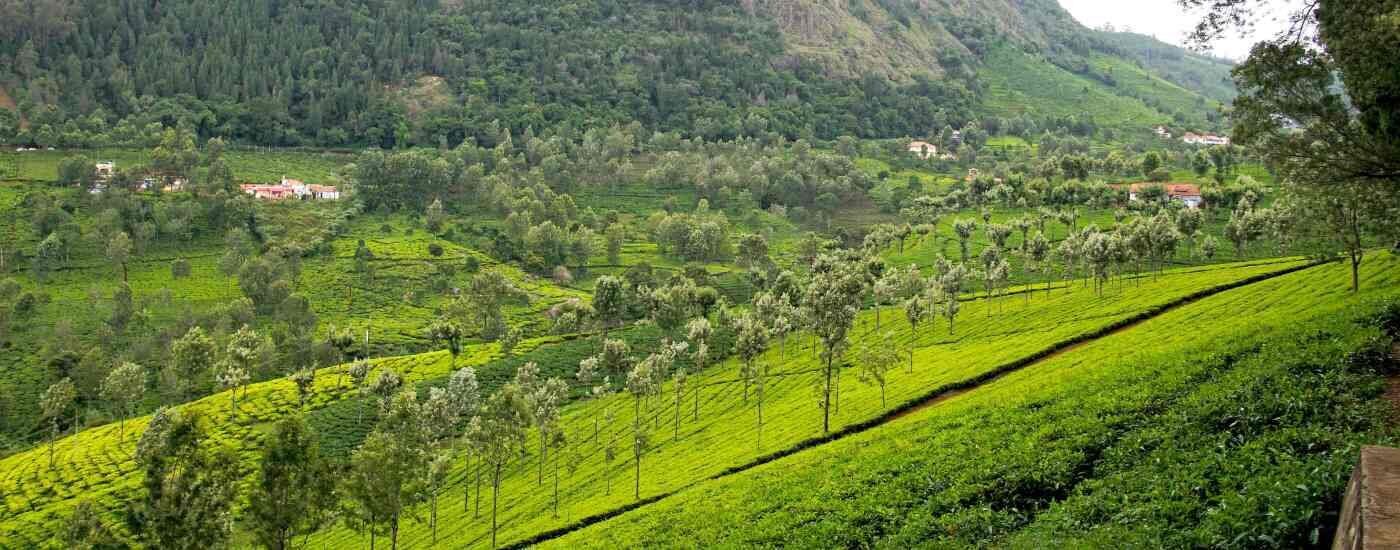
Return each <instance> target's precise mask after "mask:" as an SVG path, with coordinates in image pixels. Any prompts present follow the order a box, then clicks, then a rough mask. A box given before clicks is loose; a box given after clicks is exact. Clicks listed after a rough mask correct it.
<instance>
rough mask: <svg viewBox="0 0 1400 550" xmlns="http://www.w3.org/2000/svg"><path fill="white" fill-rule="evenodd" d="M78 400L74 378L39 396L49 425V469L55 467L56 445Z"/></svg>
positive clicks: (67, 379)
mask: <svg viewBox="0 0 1400 550" xmlns="http://www.w3.org/2000/svg"><path fill="white" fill-rule="evenodd" d="M77 399H78V388H77V387H76V386H74V385H73V379H72V378H66V377H65V378H64V379H62V380H59V381H58V382H54V383H53V384H52V385H50V386H49V387H48V389H45V390H44V393H43V394H42V395H40V396H39V409H40V411H42V413H43V416H44V420H46V421H48V423H49V430H50V433H49V468H50V469H53V465H54V444H55V443H57V442H58V434H59V431H60V428H61V427H62V426H63V419H64V417H65V416H67V414H68V410H69V409H71V408H72V407H73V403H74V401H76V400H77Z"/></svg>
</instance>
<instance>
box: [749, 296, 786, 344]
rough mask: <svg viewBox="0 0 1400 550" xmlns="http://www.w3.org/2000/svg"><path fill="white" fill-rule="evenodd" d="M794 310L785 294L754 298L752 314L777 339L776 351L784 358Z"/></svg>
mask: <svg viewBox="0 0 1400 550" xmlns="http://www.w3.org/2000/svg"><path fill="white" fill-rule="evenodd" d="M794 309H795V308H794V306H793V305H792V303H791V300H790V299H789V295H788V294H785V293H784V294H776V293H773V292H763V293H760V294H759V295H758V296H755V297H754V308H753V310H754V314H755V315H757V318H758V320H759V321H760V322H762V323H763V325H764V326H766V327H768V331H769V333H770V334H771V335H775V336H777V337H778V339H779V343H778V351H779V354H780V357H784V358H786V355H787V349H786V348H787V335H788V333H790V332H792V330H793V329H794V322H793V321H794V318H795V317H796V314H795V312H794V311H793V310H794Z"/></svg>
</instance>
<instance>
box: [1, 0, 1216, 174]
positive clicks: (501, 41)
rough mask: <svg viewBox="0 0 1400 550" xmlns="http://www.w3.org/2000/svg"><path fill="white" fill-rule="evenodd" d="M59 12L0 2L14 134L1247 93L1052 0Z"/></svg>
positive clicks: (572, 1) (723, 134) (226, 131)
mask: <svg viewBox="0 0 1400 550" xmlns="http://www.w3.org/2000/svg"><path fill="white" fill-rule="evenodd" d="M44 5H45V8H46V9H42V10H40V9H37V8H36V7H35V6H34V5H32V4H31V3H27V2H18V1H14V0H7V1H5V2H0V13H4V14H7V15H10V16H11V17H0V59H6V60H13V61H14V62H13V63H4V64H0V86H3V87H4V88H5V89H7V90H8V91H9V92H10V95H11V96H13V97H14V99H15V102H16V103H17V105H18V108H19V109H20V110H21V111H22V114H23V115H24V120H26V121H27V122H28V123H29V126H28V128H27V129H23V130H21V129H20V128H19V127H18V121H17V120H16V122H15V123H12V124H3V125H0V142H9V141H15V142H21V143H32V144H38V145H41V146H49V145H54V146H60V147H64V146H66V147H74V146H102V145H115V144H130V143H131V142H133V141H135V140H137V139H139V137H140V135H141V133H142V131H143V129H145V128H147V126H148V125H150V124H152V123H160V124H165V125H180V126H184V127H186V128H189V129H192V130H195V131H197V132H198V133H199V135H200V136H201V137H211V136H221V137H225V138H228V139H232V140H236V141H239V142H244V143H252V144H260V145H320V146H347V145H366V144H373V145H381V146H386V147H389V146H396V145H398V146H402V145H410V144H411V145H426V146H438V145H440V144H444V143H445V144H448V145H455V144H456V143H458V142H461V141H462V140H464V139H467V138H471V139H474V140H476V141H477V142H478V143H481V144H483V145H486V146H494V145H495V143H496V141H497V140H498V139H500V135H501V134H500V131H501V129H502V128H510V129H512V130H514V131H515V132H523V131H524V130H525V129H526V128H533V129H535V130H536V131H541V130H547V129H565V128H566V129H568V130H567V131H570V132H573V131H579V130H581V129H585V128H587V127H589V126H592V125H600V124H602V125H607V124H627V123H630V122H634V121H635V122H638V123H641V124H642V125H643V126H644V127H646V128H649V129H654V130H659V131H678V132H681V133H683V134H685V135H690V136H703V137H706V138H707V139H723V138H733V137H736V136H759V135H763V134H764V133H766V132H776V133H777V134H780V135H783V136H786V137H788V138H797V137H817V138H822V139H831V138H835V137H836V136H839V135H856V136H859V137H869V138H876V137H899V136H905V135H926V134H929V133H931V132H934V131H937V130H939V129H941V128H943V127H944V126H947V125H953V126H957V127H960V126H962V125H964V124H966V123H967V122H969V121H973V120H977V119H979V118H981V117H985V116H1011V115H1026V116H1029V117H1031V118H1032V119H1040V120H1044V119H1047V118H1051V117H1063V116H1065V113H1066V112H1071V111H1074V109H1075V108H1076V107H1079V106H1082V105H1083V104H1084V101H1085V100H1086V99H1087V100H1091V101H1094V102H1095V103H1096V104H1098V105H1099V107H1098V109H1097V110H1096V111H1095V112H1092V113H1087V114H1086V116H1090V117H1092V118H1093V119H1094V120H1095V122H1096V123H1097V124H1099V125H1102V126H1108V127H1131V128H1138V129H1141V128H1142V127H1143V125H1145V124H1150V123H1156V122H1175V123H1177V124H1180V125H1186V126H1192V127H1213V126H1217V125H1218V123H1219V117H1218V115H1217V114H1216V111H1217V107H1218V102H1219V101H1222V100H1225V99H1228V98H1229V97H1231V95H1232V91H1231V90H1230V89H1229V84H1228V82H1226V80H1227V78H1226V72H1227V71H1228V66H1227V65H1225V64H1222V63H1220V62H1218V61H1216V60H1211V59H1209V58H1203V57H1200V56H1195V55H1192V54H1189V53H1187V52H1185V51H1182V50H1180V49H1178V48H1174V47H1172V46H1168V45H1165V44H1162V43H1160V42H1156V41H1153V40H1152V39H1150V38H1147V37H1141V36H1138V35H1128V34H1109V33H1102V32H1099V31H1093V30H1090V29H1087V28H1084V27H1083V26H1081V25H1079V24H1078V23H1077V22H1075V21H1074V20H1073V19H1072V18H1071V17H1070V16H1069V15H1068V14H1067V13H1066V12H1065V11H1064V10H1063V9H1061V8H1060V6H1059V5H1058V4H1057V3H1055V2H1054V1H1053V0H1021V1H1013V0H987V1H975V2H974V1H968V0H958V1H951V0H950V1H938V2H934V1H928V0H919V1H913V0H849V1H839V2H826V1H815V0H744V1H741V2H738V3H737V4H735V3H732V2H727V1H718V0H705V1H694V2H683V3H682V2H669V1H642V0H569V1H563V2H549V3H534V2H514V1H509V0H479V1H474V2H469V3H464V2H448V1H442V2H438V1H430V0H420V1H412V2H410V1H406V0H395V1H389V2H369V1H367V0H348V1H345V2H333V3H327V2H310V1H296V2H286V3H270V2H266V1H263V0H237V1H233V2H222V3H218V4H214V5H210V4H207V3H203V2H195V1H192V0H175V1H172V2H162V3H160V4H159V5H158V6H157V5H155V4H151V3H149V2H143V1H138V0H121V1H118V2H106V1H100V0H49V1H47V2H45V3H44ZM1047 84H1048V85H1049V86H1047ZM1062 88H1064V89H1071V88H1072V89H1074V90H1075V92H1076V93H1066V94H1059V93H1057V94H1055V95H1053V96H1045V95H1044V94H1043V93H1042V92H1043V91H1044V90H1046V89H1050V90H1060V89H1062ZM1009 99H1017V100H1020V99H1025V100H1034V101H1033V102H1030V103H1027V104H1026V105H1024V106H1022V107H1019V108H1015V109H1012V108H1008V106H1007V101H1008V100H1009Z"/></svg>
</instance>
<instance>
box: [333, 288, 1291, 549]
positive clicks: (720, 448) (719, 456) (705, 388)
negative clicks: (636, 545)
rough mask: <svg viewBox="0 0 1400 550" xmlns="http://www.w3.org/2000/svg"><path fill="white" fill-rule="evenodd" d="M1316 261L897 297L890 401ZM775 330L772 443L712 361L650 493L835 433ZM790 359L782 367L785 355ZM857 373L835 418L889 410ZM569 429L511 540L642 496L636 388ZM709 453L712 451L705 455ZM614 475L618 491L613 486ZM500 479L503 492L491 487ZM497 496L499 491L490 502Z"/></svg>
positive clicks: (410, 539)
mask: <svg viewBox="0 0 1400 550" xmlns="http://www.w3.org/2000/svg"><path fill="white" fill-rule="evenodd" d="M1300 265H1303V264H1302V263H1301V262H1298V261H1287V262H1265V263H1260V264H1252V265H1239V266H1222V267H1213V268H1197V269H1194V270H1190V271H1187V272H1181V273H1170V274H1168V275H1164V276H1163V277H1161V278H1160V279H1158V280H1155V281H1154V280H1151V279H1150V278H1147V279H1144V280H1142V281H1141V286H1126V287H1122V288H1116V287H1115V290H1113V291H1112V292H1111V293H1110V294H1111V295H1110V296H1109V297H1105V298H1102V299H1100V298H1095V297H1093V296H1092V293H1090V292H1088V291H1087V290H1082V289H1081V290H1076V291H1073V292H1065V291H1064V290H1056V291H1055V292H1053V293H1052V294H1051V295H1050V296H1049V297H1048V298H1047V297H1045V296H1044V294H1043V293H1041V294H1038V295H1037V296H1036V297H1035V298H1034V299H1032V300H1031V301H1030V305H1028V306H1027V305H1024V304H1023V302H1022V300H1021V298H1019V297H1015V298H1003V299H1001V300H999V303H997V304H995V306H996V307H997V308H999V309H1002V310H1003V311H1002V312H1001V313H997V314H995V315H988V311H987V309H986V308H985V305H984V304H983V303H981V302H978V303H974V304H969V305H965V309H964V314H963V317H962V318H960V319H959V321H958V331H957V333H955V334H948V333H947V327H946V324H939V326H938V327H937V328H934V327H933V326H930V325H929V324H924V325H922V326H921V328H920V330H919V333H918V334H917V335H914V334H912V333H911V332H910V331H909V325H908V324H907V323H905V322H904V321H903V320H902V319H900V315H899V314H898V313H895V312H894V311H895V310H894V309H893V308H891V309H890V311H889V312H886V314H885V315H883V318H884V327H885V329H888V330H890V331H891V332H892V333H893V336H892V338H893V341H894V342H896V343H897V345H899V346H901V347H902V348H903V349H908V348H909V347H913V349H914V359H915V361H914V363H915V368H914V370H913V372H912V373H911V372H909V371H908V370H907V369H906V368H905V367H904V366H901V367H899V368H898V369H896V370H895V371H892V372H891V373H890V383H889V387H888V389H887V394H888V395H887V399H888V406H889V408H890V409H893V408H896V407H899V406H901V405H902V404H904V403H908V402H911V401H915V400H919V399H922V398H924V397H925V396H927V395H929V394H930V393H931V392H934V391H935V390H937V389H938V388H941V387H945V386H951V385H956V384H959V383H963V382H965V381H967V380H970V379H974V378H977V377H980V376H985V375H987V374H988V373H990V372H992V371H994V370H996V369H998V367H1001V366H1004V365H1006V364H1009V363H1013V362H1015V361H1017V360H1019V359H1022V358H1024V357H1029V356H1034V355H1037V354H1041V353H1044V352H1045V351H1046V350H1047V349H1053V348H1055V347H1056V346H1057V345H1060V344H1062V343H1064V342H1069V341H1073V340H1075V339H1076V338H1079V337H1081V336H1082V335H1083V334H1086V333H1091V332H1094V331H1097V330H1102V329H1104V328H1106V327H1111V326H1113V325H1114V324H1115V323H1120V322H1123V321H1124V320H1127V319H1130V318H1132V317H1134V316H1137V315H1140V314H1142V313H1143V312H1145V311H1150V310H1152V309H1154V308H1159V307H1163V306H1165V305H1167V304H1170V303H1172V302H1173V301H1175V300H1178V299H1181V298H1183V297H1186V296H1189V295H1191V294H1193V293H1196V292H1200V291H1203V290H1206V289H1210V288H1213V287H1216V286H1219V285H1228V284H1231V283H1234V282H1237V281H1240V280H1243V279H1246V278H1249V277H1254V276H1259V275H1263V274H1268V273H1272V272H1277V271H1281V270H1285V269H1290V268H1295V267H1298V266H1300ZM874 324H875V319H874V315H873V314H872V313H869V312H867V313H866V314H864V315H862V316H861V318H860V322H859V324H858V326H857V327H856V328H855V330H854V333H855V334H857V335H859V336H858V337H857V338H856V340H857V341H856V342H855V343H854V346H856V347H858V346H860V345H862V344H864V343H867V342H872V341H874V332H873V329H874ZM781 347H782V346H780V345H779V344H778V343H777V342H774V344H773V349H771V350H770V351H769V352H768V353H766V354H765V355H764V356H762V358H760V359H759V361H761V362H766V363H768V364H771V365H775V366H774V367H773V369H772V371H771V372H772V375H771V378H770V379H769V380H768V382H767V384H766V387H765V395H766V400H765V403H764V418H765V421H766V424H765V425H764V427H763V443H764V445H763V447H759V446H758V433H757V430H758V429H757V426H756V411H755V402H754V400H755V399H756V397H755V396H753V395H751V396H750V399H749V401H748V402H746V401H745V400H744V393H745V390H744V387H743V384H742V383H739V382H738V380H739V376H738V370H739V365H738V363H737V362H736V360H731V361H728V362H725V363H724V364H722V365H719V366H717V367H715V368H714V369H712V370H711V372H708V373H705V374H704V375H703V376H701V377H700V378H699V380H698V383H699V384H701V396H700V414H699V420H694V419H692V416H691V415H692V414H693V410H692V408H693V407H694V402H693V399H694V394H692V393H686V394H685V396H684V397H683V398H682V409H683V414H682V417H681V426H680V430H679V436H678V437H676V435H675V434H674V433H673V432H674V431H675V427H674V421H675V408H674V389H673V387H672V386H670V385H667V386H666V387H664V388H662V390H661V391H660V395H659V397H657V398H655V399H653V400H652V403H650V404H649V405H648V406H647V408H646V409H645V410H644V412H643V414H644V417H645V418H646V419H647V420H646V423H648V424H650V425H654V427H653V428H652V429H650V432H651V434H652V435H651V437H652V441H653V445H654V447H653V448H652V449H651V450H649V451H648V452H647V454H646V455H645V456H644V458H643V460H642V479H641V482H640V486H641V487H640V493H641V496H642V498H643V499H644V500H645V499H649V498H654V497H656V496H658V495H664V494H668V493H670V492H674V491H676V490H679V489H681V488H684V487H687V486H689V485H691V484H693V483H695V482H698V481H700V480H703V479H706V478H709V477H711V476H714V475H717V474H720V473H722V472H725V471H727V470H730V469H733V468H736V467H740V466H743V465H744V464H747V463H750V462H752V461H754V460H757V459H760V458H761V457H763V456H765V455H767V454H769V453H774V452H780V451H782V450H784V449H788V448H790V447H793V446H796V445H803V444H808V443H809V442H810V440H813V439H814V438H819V437H820V436H821V433H820V432H821V410H820V409H819V408H818V407H816V405H815V400H814V398H813V390H812V388H813V383H814V382H815V381H816V379H817V375H816V373H815V371H814V369H815V367H816V366H817V362H816V359H815V358H814V353H813V350H812V349H811V348H810V341H809V338H808V337H806V336H803V335H795V336H792V337H790V338H789V341H788V342H787V348H786V352H784V351H783V350H782V349H781ZM778 365H781V366H778ZM854 378H855V376H854V374H853V373H849V372H848V373H847V374H846V375H845V376H843V380H842V384H841V389H840V397H839V404H840V405H839V407H838V411H839V412H838V413H837V414H835V416H834V417H833V430H839V429H842V428H845V427H848V426H854V425H858V424H860V423H863V422H866V421H869V420H870V419H873V418H877V417H879V416H880V415H882V414H884V413H885V412H887V409H884V408H881V405H880V391H879V389H878V388H876V387H873V386H865V385H860V384H859V383H858V382H856V381H855V380H854ZM605 411H611V412H612V414H613V418H614V419H613V421H612V422H611V424H610V425H605V426H604V427H602V429H601V430H600V431H601V436H600V437H599V440H600V441H602V442H610V443H611V444H612V445H614V449H615V450H616V451H617V453H618V458H617V459H616V460H614V461H612V462H611V463H609V462H608V461H607V460H605V456H606V453H605V451H604V445H600V444H599V443H598V442H597V441H595V440H594V439H593V431H594V419H595V418H605V417H606V416H607V415H606V413H605ZM564 424H565V427H566V428H565V432H566V434H568V436H569V437H570V441H571V445H573V446H575V449H576V450H577V451H578V453H579V454H580V455H581V458H580V461H579V464H578V466H577V469H576V470H573V472H572V473H568V474H561V475H563V476H564V477H563V478H562V479H561V481H560V495H561V497H560V498H561V502H560V504H559V516H558V517H557V518H555V517H554V516H553V514H552V513H551V509H552V507H553V499H552V495H553V493H552V490H551V489H552V487H551V485H550V483H549V482H548V481H546V482H545V483H544V484H543V485H537V483H536V479H535V478H536V475H535V473H536V472H535V470H536V468H537V463H536V462H535V459H534V458H533V457H534V456H535V455H534V454H532V455H531V457H532V458H527V459H526V460H524V461H521V462H518V463H516V464H515V465H514V467H513V468H511V469H510V475H509V476H508V477H507V478H506V479H504V480H503V484H502V487H503V488H502V492H501V495H500V498H501V501H500V502H501V511H500V514H501V516H500V517H501V525H502V526H503V527H502V531H501V533H500V540H501V541H502V542H509V541H520V540H523V539H526V538H529V537H532V536H535V535H537V534H539V533H542V532H546V531H549V530H553V529H559V528H562V527H566V526H569V525H571V524H573V523H575V522H578V521H580V520H582V519H584V518H588V517H590V516H594V515H597V514H602V513H607V512H609V511H614V510H619V509H622V508H624V507H627V506H629V505H631V504H632V503H633V498H632V494H631V491H630V489H631V485H632V483H633V473H632V472H633V465H632V463H631V460H630V457H631V447H630V445H631V439H630V438H631V431H630V426H631V424H632V400H631V398H630V397H627V396H617V397H614V398H610V399H605V400H602V401H599V402H589V403H582V404H579V405H577V406H574V407H571V408H569V409H567V410H566V413H565V419H564ZM696 457H704V459H703V460H697V458H696ZM465 474H466V468H465V466H464V465H463V464H461V463H459V464H458V465H457V468H456V469H455V471H454V473H453V477H452V478H451V479H450V480H449V493H450V494H457V495H460V491H461V490H462V488H463V487H462V481H463V476H465ZM609 486H612V491H611V493H610V494H609V493H608V491H607V488H608V487H609ZM488 492H489V491H488ZM488 504H489V501H488ZM438 514H439V518H440V521H441V523H440V524H439V526H438V537H439V542H440V544H446V545H450V546H473V545H477V546H479V545H484V544H487V543H488V542H489V539H490V531H489V520H488V519H486V517H487V516H489V507H488V508H487V509H486V510H484V511H483V515H482V516H480V517H478V516H477V514H476V511H475V510H474V509H473V510H467V509H466V508H465V507H464V505H463V503H462V502H461V499H460V498H455V499H454V498H448V499H444V500H443V501H442V502H441V503H440V504H439V508H438ZM358 537H359V535H357V534H355V533H352V532H350V531H347V530H344V529H343V528H338V529H337V530H335V531H332V532H330V533H326V534H324V535H321V536H318V537H315V540H318V541H321V542H324V543H325V544H328V545H331V546H343V545H350V544H355V543H356V542H355V541H357V540H358ZM428 537H429V533H428V530H427V528H426V526H425V525H420V524H417V523H412V522H410V523H406V524H404V525H402V526H401V532H400V541H401V542H403V543H405V544H407V545H422V544H427V542H428Z"/></svg>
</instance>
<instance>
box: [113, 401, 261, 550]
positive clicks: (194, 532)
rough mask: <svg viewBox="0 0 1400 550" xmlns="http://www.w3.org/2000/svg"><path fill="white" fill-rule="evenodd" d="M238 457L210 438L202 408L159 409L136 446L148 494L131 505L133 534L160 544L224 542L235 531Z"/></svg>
mask: <svg viewBox="0 0 1400 550" xmlns="http://www.w3.org/2000/svg"><path fill="white" fill-rule="evenodd" d="M238 460H239V459H238V456H237V454H235V453H234V452H233V450H232V449H230V448H229V447H226V446H221V445H220V444H219V443H217V442H216V441H213V440H211V439H210V437H209V435H208V428H207V426H206V421H205V420H204V418H203V417H202V416H200V414H199V413H198V412H194V411H178V412H177V411H173V410H170V409H162V410H160V411H159V412H157V413H156V416H155V417H154V418H153V419H152V420H151V423H150V425H149V426H148V427H147V428H146V433H144V434H142V436H141V440H140V441H139V442H138V443H137V445H136V461H137V464H138V466H139V467H140V469H141V471H142V473H143V474H144V477H143V479H142V488H143V489H144V492H143V494H142V496H141V499H140V500H139V501H137V502H136V503H134V504H133V506H132V508H131V509H130V513H129V516H128V524H129V526H130V527H131V530H132V532H133V533H138V534H140V536H141V537H143V539H144V540H146V541H147V542H148V543H150V544H151V545H152V546H155V547H159V548H172V549H191V550H193V549H202V548H209V547H217V546H220V545H222V544H223V543H224V542H225V541H227V540H228V538H229V535H230V527H231V524H230V522H229V521H228V514H229V513H230V507H231V506H232V505H233V501H234V498H233V497H234V492H235V490H236V483H235V482H236V481H237V480H238V479H239V473H238Z"/></svg>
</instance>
